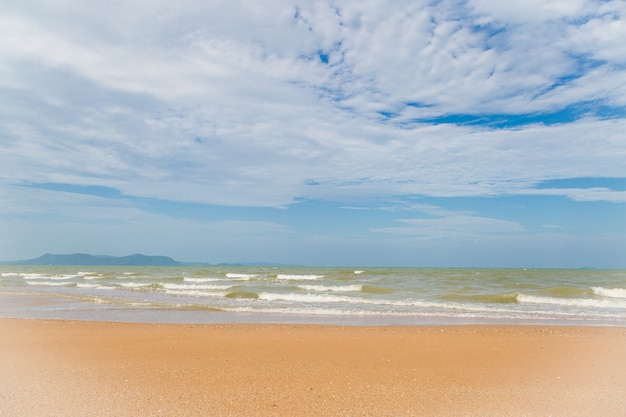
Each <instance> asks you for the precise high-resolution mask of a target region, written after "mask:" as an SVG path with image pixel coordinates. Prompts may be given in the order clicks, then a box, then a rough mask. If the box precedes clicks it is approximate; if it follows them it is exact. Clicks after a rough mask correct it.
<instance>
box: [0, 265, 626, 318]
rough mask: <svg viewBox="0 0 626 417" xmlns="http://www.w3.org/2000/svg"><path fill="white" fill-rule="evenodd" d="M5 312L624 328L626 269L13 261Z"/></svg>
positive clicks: (5, 284) (1, 280) (1, 293)
mask: <svg viewBox="0 0 626 417" xmlns="http://www.w3.org/2000/svg"><path fill="white" fill-rule="evenodd" d="M0 316H1V317H29V318H62V319H88V320H110V321H144V322H145V321H149V322H177V323H229V322H253V323H259V322H267V323H320V324H345V325H350V324H354V325H382V324H398V325H430V324H470V323H471V324H488V323H502V324H575V325H605V326H606V325H609V326H624V325H626V271H620V270H560V269H554V270H553V269H458V268H453V269H446V268H436V269H427V268H319V267H234V266H231V267H217V266H216V267H177V266H167V267H121V266H116V267H92V266H90V267H84V266H8V265H4V266H0Z"/></svg>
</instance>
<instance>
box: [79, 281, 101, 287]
mask: <svg viewBox="0 0 626 417" xmlns="http://www.w3.org/2000/svg"><path fill="white" fill-rule="evenodd" d="M76 286H77V287H78V288H100V285H98V284H85V283H82V282H79V283H78V284H76Z"/></svg>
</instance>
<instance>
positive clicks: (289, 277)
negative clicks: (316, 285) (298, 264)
mask: <svg viewBox="0 0 626 417" xmlns="http://www.w3.org/2000/svg"><path fill="white" fill-rule="evenodd" d="M319 278H324V275H292V274H278V275H276V279H278V280H281V281H314V280H316V279H319Z"/></svg>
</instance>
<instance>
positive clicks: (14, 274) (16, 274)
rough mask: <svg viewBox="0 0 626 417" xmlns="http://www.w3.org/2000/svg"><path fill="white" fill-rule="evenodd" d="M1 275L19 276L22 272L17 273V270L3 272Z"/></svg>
mask: <svg viewBox="0 0 626 417" xmlns="http://www.w3.org/2000/svg"><path fill="white" fill-rule="evenodd" d="M0 276H3V277H19V276H20V274H18V273H15V272H3V273H1V274H0Z"/></svg>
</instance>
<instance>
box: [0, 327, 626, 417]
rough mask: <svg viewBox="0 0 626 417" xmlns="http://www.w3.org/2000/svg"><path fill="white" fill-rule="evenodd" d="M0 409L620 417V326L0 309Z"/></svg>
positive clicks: (624, 367) (623, 340) (19, 412)
mask: <svg viewBox="0 0 626 417" xmlns="http://www.w3.org/2000/svg"><path fill="white" fill-rule="evenodd" d="M0 334H2V336H3V337H2V340H0V379H1V380H2V381H3V383H4V385H5V386H6V388H5V389H4V392H3V393H1V394H0V395H1V396H2V397H3V398H2V401H0V416H5V415H6V416H14V417H20V416H34V415H36V416H57V415H58V416H61V415H62V416H98V415H108V416H128V415H142V416H157V415H167V416H206V415H216V416H290V415H300V416H319V415H328V416H344V415H345V416H347V415H358V416H361V415H372V416H398V415H409V416H413V415H416V416H418V415H419V416H463V415H465V416H520V415H523V416H546V415H552V416H589V415H603V416H621V415H623V414H622V413H623V410H624V409H626V361H624V359H623V358H624V357H625V355H626V328H624V327H593V326H556V325H548V326H537V325H461V326H458V325H446V326H358V325H357V326H344V325H312V324H255V323H249V324H237V323H231V324H163V323H120V322H104V321H98V322H93V321H77V320H75V321H67V320H50V319H9V318H0Z"/></svg>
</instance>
